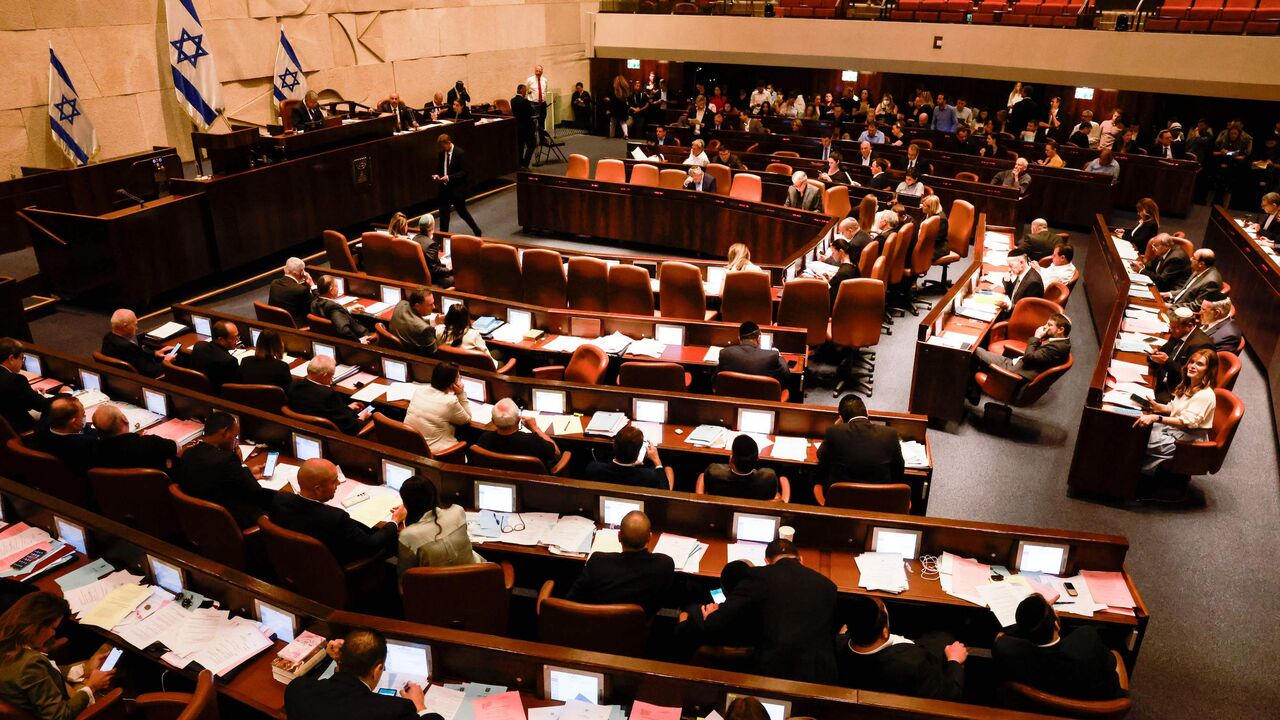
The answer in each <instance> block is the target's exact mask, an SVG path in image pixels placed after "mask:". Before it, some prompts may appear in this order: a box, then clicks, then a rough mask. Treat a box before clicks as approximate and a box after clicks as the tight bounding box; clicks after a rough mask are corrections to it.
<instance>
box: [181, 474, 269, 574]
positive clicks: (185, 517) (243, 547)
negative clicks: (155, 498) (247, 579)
mask: <svg viewBox="0 0 1280 720" xmlns="http://www.w3.org/2000/svg"><path fill="white" fill-rule="evenodd" d="M169 496H170V497H171V498H173V513H174V516H175V519H176V520H177V521H178V526H179V528H180V529H181V531H182V535H183V537H185V538H186V540H187V543H188V544H189V545H190V546H191V547H192V548H193V549H194V550H195V551H196V553H197V554H199V555H200V556H201V557H205V558H208V559H210V560H212V561H214V562H216V563H219V564H221V565H226V566H227V567H230V568H235V569H236V570H240V571H246V570H248V562H247V561H248V557H249V555H248V551H247V547H248V545H249V538H250V537H254V538H256V536H257V535H258V533H259V530H258V528H257V526H254V527H252V528H248V529H245V530H241V529H240V526H239V525H237V524H236V519H235V518H234V517H232V516H231V513H230V512H228V511H227V509H226V508H224V507H222V506H221V505H218V504H217V503H211V502H209V501H208V500H201V499H200V498H197V497H192V496H191V495H188V494H186V493H185V492H183V491H182V488H180V487H178V485H177V484H176V483H175V484H171V485H170V486H169Z"/></svg>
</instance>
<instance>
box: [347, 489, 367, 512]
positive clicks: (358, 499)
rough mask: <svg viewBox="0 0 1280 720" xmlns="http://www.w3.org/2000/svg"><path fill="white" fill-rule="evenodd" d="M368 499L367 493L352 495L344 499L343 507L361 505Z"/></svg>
mask: <svg viewBox="0 0 1280 720" xmlns="http://www.w3.org/2000/svg"><path fill="white" fill-rule="evenodd" d="M368 499H369V494H368V493H366V492H358V493H352V494H350V495H348V496H346V497H344V498H342V507H344V508H349V507H351V506H352V505H359V504H360V503H362V502H364V501H365V500H368Z"/></svg>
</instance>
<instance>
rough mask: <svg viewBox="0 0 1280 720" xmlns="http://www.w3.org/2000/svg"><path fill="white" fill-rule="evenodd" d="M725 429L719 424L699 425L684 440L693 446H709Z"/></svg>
mask: <svg viewBox="0 0 1280 720" xmlns="http://www.w3.org/2000/svg"><path fill="white" fill-rule="evenodd" d="M725 432H726V430H725V429H724V428H722V427H720V426H719V425H699V426H698V427H696V428H694V430H693V432H691V433H689V438H688V439H687V440H685V442H687V443H689V444H690V445H693V446H695V447H711V446H712V445H714V444H715V442H716V441H717V440H719V439H720V436H721V435H724V433H725Z"/></svg>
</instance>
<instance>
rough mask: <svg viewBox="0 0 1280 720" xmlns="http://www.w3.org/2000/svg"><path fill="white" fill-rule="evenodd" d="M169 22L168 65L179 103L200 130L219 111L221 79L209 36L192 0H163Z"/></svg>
mask: <svg viewBox="0 0 1280 720" xmlns="http://www.w3.org/2000/svg"><path fill="white" fill-rule="evenodd" d="M165 15H166V19H167V20H168V23H169V66H170V68H171V69H172V70H173V88H174V90H175V91H176V92H177V93H178V103H179V104H181V105H182V108H183V109H184V110H186V111H187V114H188V115H190V116H191V121H192V122H194V123H195V124H196V126H197V127H199V128H200V129H201V130H208V129H209V126H210V125H211V124H213V121H214V120H215V119H217V117H218V113H219V112H221V111H222V83H220V82H218V71H217V69H216V68H215V67H214V64H213V55H212V54H211V50H210V49H209V39H208V36H206V35H205V34H204V28H203V27H202V26H201V25H200V16H199V15H197V14H196V6H195V4H194V1H193V0H165Z"/></svg>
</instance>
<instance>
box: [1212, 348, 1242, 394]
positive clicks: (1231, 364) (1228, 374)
mask: <svg viewBox="0 0 1280 720" xmlns="http://www.w3.org/2000/svg"><path fill="white" fill-rule="evenodd" d="M1242 364H1243V363H1241V362H1240V356H1239V355H1236V354H1235V353H1233V352H1227V351H1226V350H1219V351H1218V383H1217V385H1215V386H1214V387H1218V388H1222V389H1223V390H1231V389H1232V388H1234V387H1235V386H1236V377H1237V376H1239V375H1240V367H1241V365H1242Z"/></svg>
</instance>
